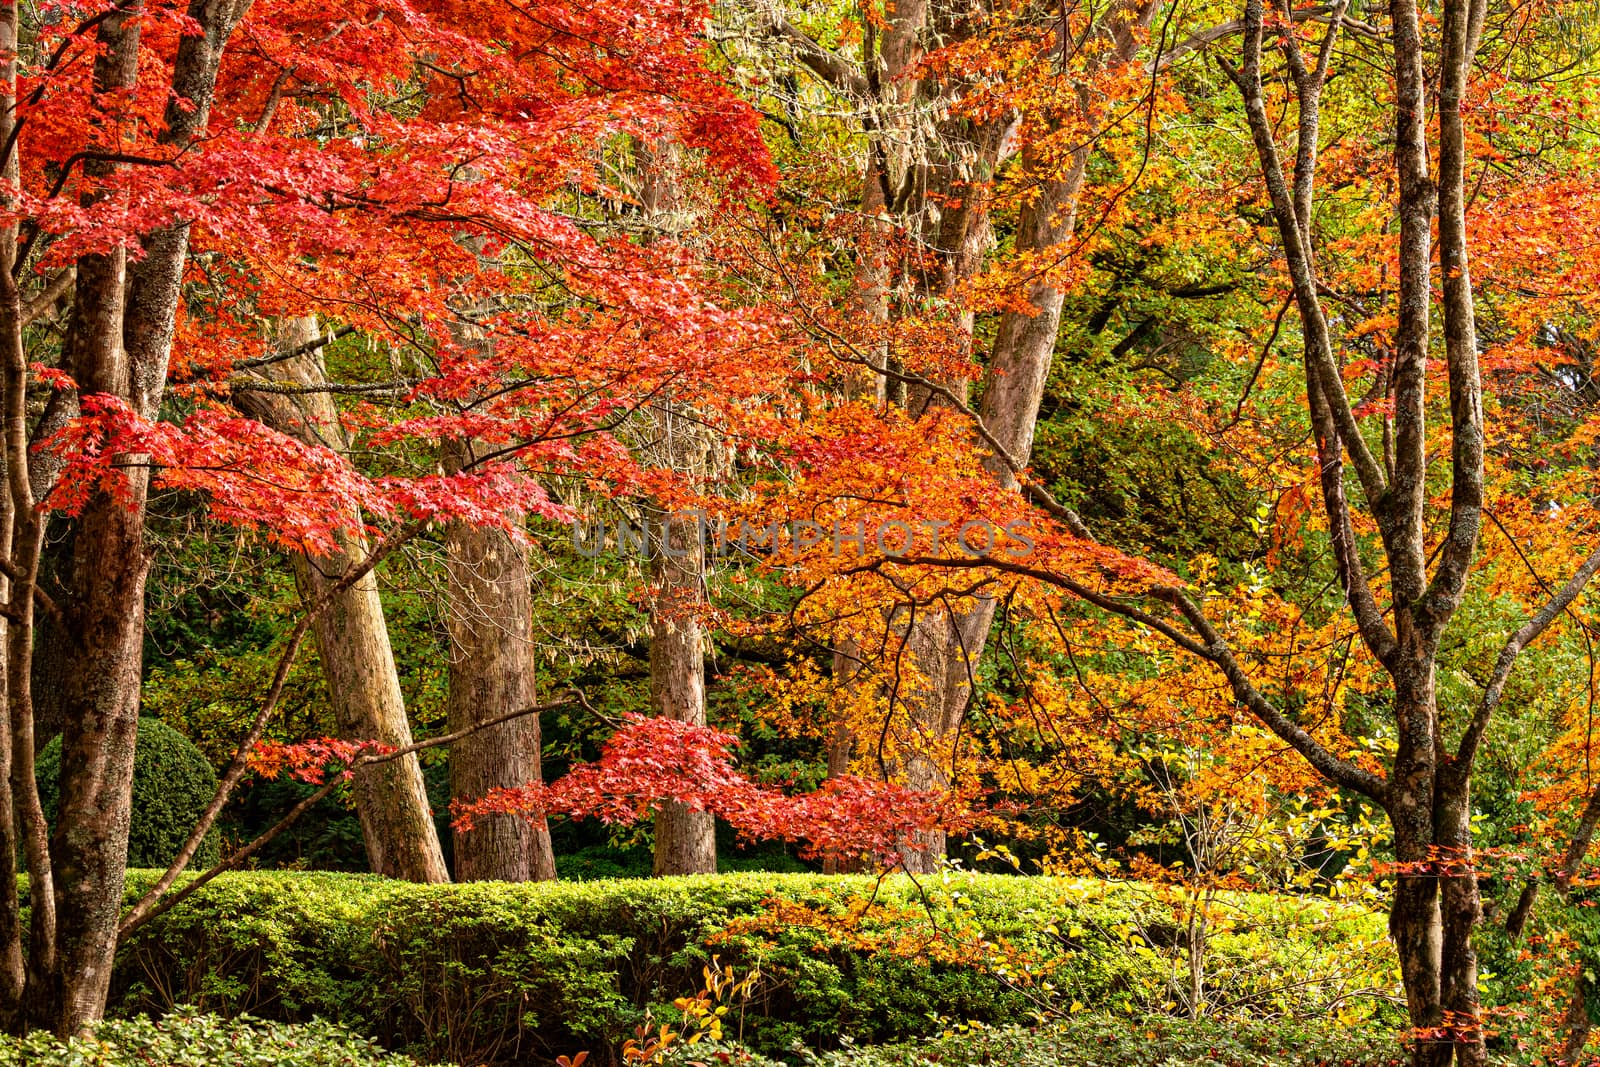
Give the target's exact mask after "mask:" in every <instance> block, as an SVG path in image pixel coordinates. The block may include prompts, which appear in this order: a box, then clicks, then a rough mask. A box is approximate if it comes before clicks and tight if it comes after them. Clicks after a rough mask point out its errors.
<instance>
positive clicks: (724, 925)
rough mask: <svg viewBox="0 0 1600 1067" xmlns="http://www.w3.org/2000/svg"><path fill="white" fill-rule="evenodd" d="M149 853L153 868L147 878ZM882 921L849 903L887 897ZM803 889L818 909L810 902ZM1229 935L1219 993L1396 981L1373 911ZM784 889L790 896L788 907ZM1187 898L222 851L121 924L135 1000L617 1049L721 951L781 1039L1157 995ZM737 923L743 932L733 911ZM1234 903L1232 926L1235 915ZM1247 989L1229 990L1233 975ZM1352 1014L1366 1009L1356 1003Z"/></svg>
mask: <svg viewBox="0 0 1600 1067" xmlns="http://www.w3.org/2000/svg"><path fill="white" fill-rule="evenodd" d="M153 877H154V875H153V874H150V873H149V872H136V873H135V875H133V876H132V877H131V878H130V887H129V888H130V892H137V891H138V890H139V889H140V888H142V887H143V886H145V885H148V884H149V881H150V879H151V878H153ZM869 896H870V897H872V898H873V900H874V903H873V908H872V910H871V911H870V912H869V913H868V917H867V919H866V920H865V921H862V922H859V923H851V922H848V921H846V920H845V918H844V916H845V913H846V912H847V910H848V909H849V908H850V907H851V905H852V904H855V905H856V906H859V905H860V904H861V903H863V902H864V901H865V900H866V899H867V898H868V897H869ZM796 904H798V905H803V906H804V910H799V909H796V907H795V905H796ZM1231 905H1232V910H1233V913H1234V914H1235V915H1236V916H1237V918H1236V919H1235V920H1233V921H1231V922H1229V923H1226V924H1221V925H1222V926H1223V927H1224V929H1223V930H1221V931H1220V932H1218V934H1217V935H1216V937H1215V938H1214V940H1213V942H1212V947H1211V967H1212V971H1213V975H1214V983H1213V984H1214V987H1215V988H1216V990H1217V991H1218V993H1217V997H1218V999H1217V1001H1215V1002H1214V1003H1213V1007H1214V1008H1215V1009H1219V1010H1230V1011H1233V1012H1235V1013H1242V1012H1255V1013H1257V1014H1260V1015H1262V1016H1278V1017H1282V1016H1296V1015H1298V1016H1301V1017H1305V1016H1313V1015H1319V1014H1322V1013H1324V1012H1326V1011H1327V1009H1328V1005H1329V1004H1330V1003H1332V1002H1335V1001H1338V1002H1340V1003H1341V1004H1343V1005H1345V1006H1346V1007H1348V1006H1350V1005H1355V1004H1366V1005H1371V1004H1373V1003H1375V1001H1373V1000H1370V999H1361V998H1355V999H1352V998H1350V997H1349V996H1348V994H1349V993H1350V992H1351V991H1352V990H1354V989H1358V988H1362V987H1363V986H1373V985H1376V986H1378V987H1380V989H1381V990H1382V991H1385V992H1388V991H1390V990H1392V976H1393V973H1394V969H1395V964H1394V957H1393V953H1392V950H1391V949H1390V948H1389V946H1388V943H1387V941H1386V940H1385V938H1384V935H1383V924H1382V921H1381V920H1380V919H1379V918H1378V917H1377V916H1375V915H1373V914H1371V913H1368V912H1365V911H1362V910H1359V909H1355V908H1351V907H1347V906H1340V905H1333V904H1329V903H1327V902H1306V901H1295V900H1292V899H1287V898H1274V897H1266V896H1247V895H1239V896H1237V897H1236V898H1233V899H1232V901H1231ZM774 907H778V908H787V909H789V910H788V911H785V912H782V913H780V914H778V915H777V917H776V918H775V919H774V918H772V916H771V914H770V909H772V908H774ZM1172 921H1173V916H1172V914H1171V911H1170V907H1169V906H1168V905H1165V904H1163V903H1161V902H1160V901H1159V900H1158V899H1156V897H1155V896H1154V895H1153V894H1152V893H1151V892H1150V891H1149V889H1148V887H1141V886H1137V885H1130V884H1125V883H1107V882H1099V881H1093V880H1087V879H1082V880H1079V879H1054V878H1020V877H1008V876H1000V875H967V876H961V877H956V878H951V879H947V880H943V881H940V880H938V879H933V880H923V881H922V882H921V884H920V885H919V884H915V883H912V882H911V881H910V880H909V879H906V878H904V877H897V878H893V879H889V880H887V881H885V882H884V883H883V884H881V885H876V886H875V884H874V882H873V881H872V880H871V879H869V878H864V877H837V878H828V877H823V876H820V875H772V874H767V875H757V874H743V875H721V876H712V877H701V878H666V879H655V880H638V881H634V880H626V881H622V880H619V881H599V882H586V883H561V884H542V885H535V884H529V885H510V884H505V883H479V884H472V885H454V886H450V885H446V886H423V885H412V884H408V883H404V882H394V881H389V880H385V879H382V878H377V877H373V876H370V875H348V874H333V873H305V872H262V873H244V874H232V875H225V876H223V877H221V878H219V879H217V880H216V881H214V882H212V883H211V884H210V885H208V886H206V887H204V888H203V889H202V890H200V891H199V892H197V893H196V894H195V895H194V896H193V897H191V898H190V899H189V900H187V901H185V902H184V903H183V904H182V905H180V906H179V907H177V908H175V909H173V911H171V912H169V913H168V914H167V915H165V916H163V917H161V918H160V919H158V920H156V921H154V922H152V923H150V924H149V925H147V926H145V927H143V928H141V929H140V930H138V931H136V932H135V933H134V934H133V935H132V936H131V937H130V938H129V939H128V941H127V943H126V944H125V945H124V946H123V948H122V951H121V953H120V954H119V957H118V965H117V971H116V974H115V976H114V979H113V994H112V997H113V999H112V1007H113V1010H114V1011H115V1012H116V1013H118V1014H125V1015H126V1014H139V1013H148V1012H161V1011H164V1010H168V1009H170V1008H171V1007H173V1006H174V1005H179V1004H194V1005H196V1006H197V1007H198V1008H200V1009H201V1010H206V1011H214V1012H219V1013H221V1014H224V1015H230V1016H231V1015H238V1014H244V1013H248V1014H252V1015H258V1016H265V1017H271V1018H275V1019H282V1020H287V1021H299V1020H304V1019H308V1018H311V1017H312V1016H324V1017H328V1018H332V1019H336V1020H338V1021H339V1022H340V1023H341V1024H343V1025H346V1026H349V1027H351V1028H352V1029H355V1030H357V1031H359V1032H361V1033H367V1034H373V1035H377V1036H378V1037H379V1039H380V1040H381V1041H382V1042H383V1043H384V1044H385V1045H387V1046H389V1047H391V1048H396V1049H403V1050H406V1051H410V1052H413V1053H415V1054H417V1055H420V1056H423V1057H426V1058H429V1059H435V1060H450V1061H455V1062H460V1063H470V1064H481V1063H495V1062H515V1061H527V1060H535V1061H548V1059H550V1058H553V1057H554V1056H555V1055H556V1054H558V1053H569V1054H570V1053H576V1052H578V1051H585V1050H587V1051H589V1052H590V1053H591V1056H592V1057H593V1058H592V1059H591V1061H590V1062H591V1064H593V1065H596V1067H598V1065H600V1064H604V1063H606V1062H607V1061H608V1057H610V1056H612V1055H613V1054H614V1051H615V1049H617V1048H618V1046H619V1045H620V1044H621V1042H622V1041H623V1040H624V1039H625V1038H627V1037H631V1036H632V1035H633V1033H634V1029H635V1027H636V1026H637V1025H638V1024H639V1023H640V1022H641V1021H642V1020H643V1018H644V1014H645V1011H646V1010H647V1009H649V1010H650V1011H651V1012H652V1014H653V1016H654V1018H655V1020H656V1021H658V1022H671V1021H673V1020H674V1019H675V1018H676V1017H677V1016H676V1012H675V1009H673V1008H672V1007H671V1006H670V1005H671V1002H672V1000H673V999H675V998H677V997H681V996H685V995H692V994H694V993H695V992H697V991H698V990H699V989H700V988H701V986H702V984H703V979H702V975H701V970H702V967H704V966H705V965H707V964H708V963H709V962H710V961H711V959H712V957H713V956H716V957H720V960H721V963H722V964H723V965H724V966H727V967H731V968H733V969H734V971H735V972H736V973H738V974H740V975H743V974H745V973H748V971H749V969H750V968H751V967H752V966H759V968H760V970H761V975H762V977H761V979H760V981H759V982H758V983H757V985H756V987H755V991H754V994H753V995H752V997H751V998H750V999H749V1000H748V1001H746V1002H744V1003H742V1004H738V1005H734V1006H733V1007H732V1010H731V1013H730V1015H729V1016H728V1020H727V1021H728V1028H727V1032H728V1036H729V1037H731V1038H737V1039H738V1040H741V1041H743V1042H744V1043H745V1044H747V1045H749V1046H750V1047H752V1048H755V1049H756V1050H758V1051H761V1052H763V1053H765V1054H775V1053H776V1054H782V1053H786V1052H787V1051H788V1050H789V1049H790V1048H791V1047H792V1046H793V1045H794V1044H796V1043H799V1044H801V1045H805V1046H808V1047H817V1048H831V1047H837V1046H838V1045H839V1043H840V1040H841V1039H843V1038H849V1039H854V1040H856V1041H859V1042H869V1043H877V1042H885V1041H895V1040H903V1039H906V1038H910V1037H915V1036H918V1035H922V1034H927V1033H936V1032H938V1031H939V1030H940V1029H943V1028H946V1027H947V1026H948V1025H949V1024H950V1023H951V1022H952V1021H953V1022H957V1023H961V1022H966V1021H975V1022H977V1023H980V1024H1005V1023H1016V1022H1018V1021H1019V1020H1023V1019H1027V1018H1029V1017H1031V1016H1032V1015H1033V1014H1034V1013H1035V1012H1036V1011H1038V1010H1040V1009H1041V1008H1044V1007H1048V1006H1051V1005H1059V1006H1061V1007H1068V1006H1070V1005H1071V1004H1072V1003H1073V1002H1081V1003H1082V1004H1085V1005H1089V1006H1092V1007H1094V1008H1095V1009H1097V1010H1114V1011H1135V1010H1147V1009H1149V1008H1150V1007H1152V1006H1154V1007H1156V1008H1158V1009H1159V1007H1160V1006H1161V1002H1162V1000H1163V997H1164V995H1165V992H1164V983H1165V982H1166V981H1167V980H1168V978H1167V974H1166V972H1165V971H1163V970H1162V967H1161V966H1160V958H1159V957H1158V955H1157V953H1156V951H1155V950H1154V949H1152V948H1151V947H1150V946H1149V944H1147V943H1146V942H1145V941H1144V939H1143V938H1141V937H1140V936H1138V935H1137V934H1134V933H1132V932H1131V931H1133V930H1135V929H1138V930H1143V931H1145V932H1146V933H1147V934H1150V935H1151V936H1158V935H1156V934H1154V933H1153V932H1154V931H1158V930H1160V929H1161V928H1162V927H1163V924H1166V925H1167V926H1170V925H1171V923H1172ZM730 927H731V928H733V930H734V932H732V933H729V932H728V931H729V930H730ZM1228 927H1231V928H1228ZM1229 998H1231V1000H1230V999H1229ZM1350 1018H1351V1019H1354V1018H1356V1016H1350Z"/></svg>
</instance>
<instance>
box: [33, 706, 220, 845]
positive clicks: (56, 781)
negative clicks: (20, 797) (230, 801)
mask: <svg viewBox="0 0 1600 1067" xmlns="http://www.w3.org/2000/svg"><path fill="white" fill-rule="evenodd" d="M36 769H37V777H38V781H39V799H40V801H41V802H42V804H43V805H44V813H45V818H47V819H48V820H49V821H50V823H51V824H52V825H54V823H55V819H56V809H57V807H58V806H59V803H60V796H61V788H60V777H61V738H59V737H54V738H51V739H50V742H49V743H48V744H47V745H45V746H44V748H42V749H40V750H39V758H38V762H37V765H36ZM216 792H217V773H216V771H215V770H213V769H212V767H211V764H210V763H209V762H207V760H206V758H205V756H203V755H202V754H201V752H200V750H199V749H198V748H196V747H195V746H194V743H193V742H192V741H190V740H189V739H188V738H187V737H184V736H183V735H182V734H180V733H179V732H178V731H176V730H174V729H173V728H172V727H170V726H168V725H167V724H166V723H164V722H162V721H161V720H160V719H152V718H148V717H146V718H141V719H140V720H139V732H138V735H137V738H136V740H135V742H134V749H133V809H132V821H131V823H130V825H129V828H128V866H129V867H159V868H161V869H163V870H165V869H166V867H167V866H168V865H169V864H171V863H172V860H173V857H175V856H176V855H177V854H178V849H179V848H181V847H183V843H184V841H186V840H187V839H188V837H189V831H191V830H192V829H194V824H195V821H196V820H197V819H199V818H200V813H201V812H203V811H205V808H206V805H207V804H209V803H210V802H211V798H212V797H213V796H215V795H216ZM218 854H219V849H218V846H217V841H216V835H215V834H211V835H209V836H207V838H206V840H205V841H204V842H203V843H202V844H201V846H200V851H199V852H198V853H197V854H196V855H195V858H194V861H193V865H194V866H197V867H201V868H205V867H209V866H211V865H212V864H214V863H216V862H217V858H218Z"/></svg>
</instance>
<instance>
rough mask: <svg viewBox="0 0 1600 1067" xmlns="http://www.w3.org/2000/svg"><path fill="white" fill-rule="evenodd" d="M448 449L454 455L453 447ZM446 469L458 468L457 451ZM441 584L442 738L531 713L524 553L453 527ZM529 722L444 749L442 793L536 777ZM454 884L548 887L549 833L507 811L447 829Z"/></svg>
mask: <svg viewBox="0 0 1600 1067" xmlns="http://www.w3.org/2000/svg"><path fill="white" fill-rule="evenodd" d="M455 451H457V452H459V451H460V450H459V449H456V450H455ZM449 452H450V449H449V448H447V456H446V464H445V465H446V467H447V468H459V467H460V465H461V464H460V460H461V459H462V458H463V457H461V456H459V455H456V456H453V457H452V456H451V455H449ZM445 554H446V559H445V567H446V571H447V574H448V579H449V606H448V611H449V619H448V628H449V632H450V696H449V723H450V732H451V733H455V732H456V731H459V730H465V729H469V728H471V727H473V726H475V725H477V724H478V723H480V722H482V721H484V720H486V719H492V718H495V717H496V716H500V715H504V714H506V713H508V712H512V711H516V710H517V709H518V708H526V707H531V706H532V705H534V704H536V703H538V700H537V699H536V697H537V693H536V692H535V684H534V680H535V676H534V667H535V664H534V655H533V652H534V649H533V633H532V628H533V621H532V611H533V604H532V594H531V590H530V586H529V582H530V578H529V574H528V559H527V554H526V549H525V548H524V547H523V546H522V545H519V544H517V543H516V542H515V541H513V540H512V539H511V537H510V536H509V535H508V534H506V533H505V531H503V530H497V529H492V528H487V527H475V526H471V525H468V524H466V523H463V522H460V521H456V522H452V523H450V525H449V526H448V527H447V528H446V531H445ZM539 743H540V729H539V717H538V716H537V715H527V716H524V717H522V718H520V719H515V720H513V721H511V722H508V723H503V724H501V725H500V726H496V727H493V728H491V729H488V730H482V731H480V732H478V733H475V734H472V735H471V736H469V737H465V738H463V739H462V740H460V741H458V742H456V743H455V744H454V745H452V746H450V795H451V796H452V797H456V798H477V797H481V796H483V795H484V794H485V793H487V792H489V791H490V790H491V789H497V788H501V787H512V786H520V785H526V784H527V783H529V782H533V781H538V780H539V778H540V777H541V768H540V761H539ZM454 851H455V876H456V880H457V881H461V882H478V881H491V880H492V881H504V882H527V881H548V880H550V879H553V878H554V877H555V876H556V868H555V856H554V854H553V852H552V851H551V847H550V831H549V830H548V829H546V828H544V827H542V826H541V827H535V826H533V825H532V824H530V823H529V822H528V820H526V819H524V818H521V817H520V816H516V815H499V816H491V817H488V818H481V819H477V820H475V821H474V825H473V828H472V829H471V830H467V831H462V830H456V831H455V850H454Z"/></svg>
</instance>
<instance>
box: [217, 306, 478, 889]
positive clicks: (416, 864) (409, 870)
mask: <svg viewBox="0 0 1600 1067" xmlns="http://www.w3.org/2000/svg"><path fill="white" fill-rule="evenodd" d="M318 336H319V327H318V325H317V323H316V322H315V320H312V319H299V320H295V321H294V322H293V323H291V324H290V326H289V327H288V328H287V329H285V331H284V336H283V337H282V338H280V343H281V344H282V345H283V346H284V347H285V348H287V349H294V348H296V347H297V346H301V345H304V344H306V343H307V342H309V341H314V340H315V339H316V338H317V337H318ZM273 370H274V377H275V378H277V379H278V380H280V381H287V382H292V383H294V384H296V385H300V386H310V387H315V386H317V385H319V384H322V383H323V382H325V381H326V374H325V372H324V370H323V366H322V355H321V350H320V349H313V350H311V351H308V352H305V353H302V354H300V355H297V356H295V357H294V358H293V359H288V360H285V361H283V362H282V363H280V364H276V365H275V366H274V368H273ZM237 403H238V405H239V406H240V408H242V409H243V410H245V411H247V412H248V413H249V414H251V415H252V416H254V417H256V418H258V419H261V420H262V421H263V422H264V423H266V424H267V425H269V426H271V427H272V428H274V429H276V430H278V431H279V432H280V433H284V434H287V435H289V436H291V437H295V438H298V439H300V440H302V441H305V442H306V443H308V444H320V445H326V446H328V447H331V448H334V449H336V450H340V451H342V450H343V449H344V448H345V447H346V446H347V442H346V440H345V436H344V431H343V429H342V427H341V424H340V421H339V415H338V411H337V409H336V408H335V407H334V404H333V401H332V399H331V398H330V397H329V396H328V394H326V393H315V392H311V393H306V394H303V395H290V394H284V393H272V392H257V391H247V392H241V393H240V394H239V397H238V400H237ZM368 551H369V546H368V544H367V542H366V539H365V538H363V537H359V536H352V537H347V538H345V539H344V540H343V541H342V542H341V544H340V547H339V549H338V550H337V551H334V552H331V553H328V554H326V555H321V556H316V557H312V556H307V555H297V556H295V557H294V571H295V578H296V581H297V583H298V584H299V586H300V590H301V594H302V596H303V597H304V599H305V600H306V601H307V602H312V601H315V600H317V599H319V598H320V597H322V596H323V595H324V594H325V593H326V592H327V591H328V590H329V588H330V587H331V586H332V585H333V584H334V583H335V582H336V581H337V580H338V578H339V576H340V575H342V574H344V573H345V572H346V571H347V570H349V569H350V568H351V567H353V566H355V565H356V564H358V563H360V562H361V561H362V560H364V559H365V558H366V556H367V553H368ZM313 631H314V634H315V636H316V641H317V654H318V658H319V659H320V660H321V663H322V671H323V677H324V678H325V679H326V681H327V684H328V697H329V701H330V702H331V704H332V706H333V713H334V719H335V721H336V723H337V725H338V728H339V735H340V737H342V738H344V739H345V740H347V741H378V742H382V743H383V744H386V745H393V746H395V747H402V746H405V745H409V744H410V743H411V740H412V738H411V724H410V721H409V720H408V719H407V718H406V706H405V697H404V694H403V693H402V692H401V689H400V678H399V675H398V673H397V672H396V669H395V663H394V651H393V649H392V647H391V646H390V643H389V629H388V624H387V623H386V622H385V620H384V617H383V600H382V597H381V596H380V594H379V591H378V580H377V577H376V576H375V575H373V574H370V573H369V574H367V575H365V576H363V577H362V578H361V580H360V581H358V582H356V583H355V584H354V585H352V586H351V587H350V588H348V589H345V590H342V591H340V592H338V593H335V594H334V597H333V602H332V603H331V604H330V605H329V607H328V609H327V610H326V611H325V612H323V614H322V615H321V616H319V617H318V618H317V620H316V622H315V623H314V624H313ZM354 790H355V798H356V813H357V815H358V816H359V817H360V819H361V833H362V838H363V840H364V842H365V844H366V848H367V861H368V863H369V864H370V866H371V867H372V870H373V871H375V872H377V873H378V874H383V875H387V876H389V877H391V878H403V879H405V880H407V881H411V882H445V881H449V873H448V871H447V870H446V868H445V863H444V853H443V851H442V850H441V849H440V847H439V835H438V830H437V829H436V828H435V826H434V823H433V813H432V811H431V810H430V809H429V807H428V797H427V792H426V790H425V789H424V787H423V782H422V767H421V765H420V764H419V763H418V761H417V758H416V756H415V755H411V756H406V757H404V758H401V759H397V760H392V761H390V762H387V763H383V764H379V765H376V766H372V767H367V768H365V769H363V770H361V771H359V772H357V774H356V776H355V783H354Z"/></svg>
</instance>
